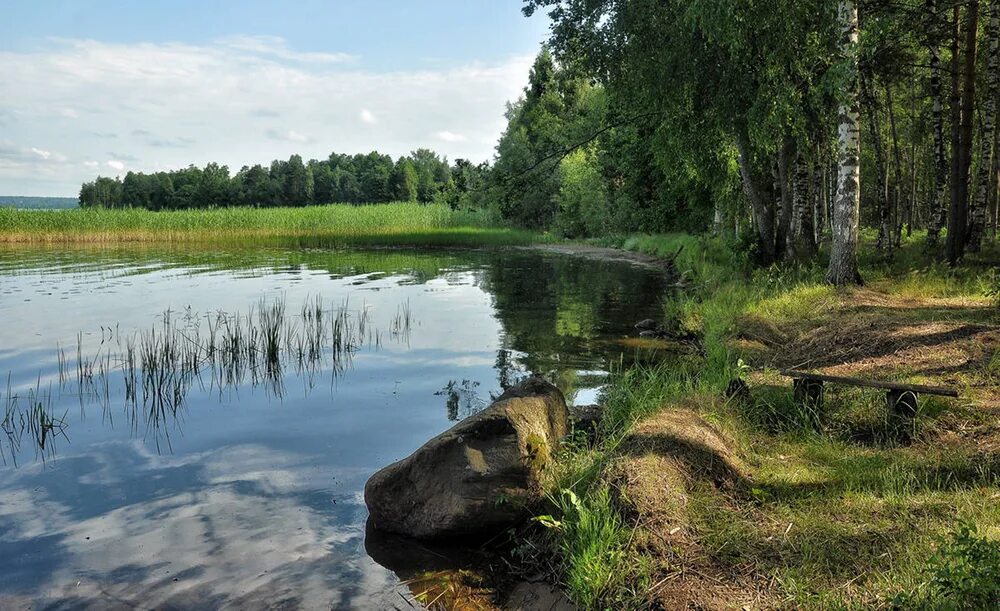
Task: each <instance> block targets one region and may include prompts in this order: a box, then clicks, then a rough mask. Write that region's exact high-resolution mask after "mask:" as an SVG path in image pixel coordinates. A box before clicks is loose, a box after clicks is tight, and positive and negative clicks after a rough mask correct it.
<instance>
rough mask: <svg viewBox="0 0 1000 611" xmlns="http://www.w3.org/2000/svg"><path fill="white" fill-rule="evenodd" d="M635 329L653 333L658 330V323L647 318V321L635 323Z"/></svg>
mask: <svg viewBox="0 0 1000 611" xmlns="http://www.w3.org/2000/svg"><path fill="white" fill-rule="evenodd" d="M635 328H636V329H638V330H639V331H652V330H654V329H656V321H655V320H653V319H652V318H647V319H646V320H640V321H639V322H637V323H635Z"/></svg>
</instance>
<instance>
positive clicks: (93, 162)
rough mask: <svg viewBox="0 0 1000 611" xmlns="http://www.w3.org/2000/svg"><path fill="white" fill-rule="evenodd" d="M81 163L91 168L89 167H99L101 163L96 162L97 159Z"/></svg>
mask: <svg viewBox="0 0 1000 611" xmlns="http://www.w3.org/2000/svg"><path fill="white" fill-rule="evenodd" d="M83 165H85V166H87V167H88V168H91V169H96V168H99V167H100V166H101V164H100V163H98V162H97V161H84V162H83Z"/></svg>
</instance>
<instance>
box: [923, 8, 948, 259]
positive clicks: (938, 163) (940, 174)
mask: <svg viewBox="0 0 1000 611" xmlns="http://www.w3.org/2000/svg"><path fill="white" fill-rule="evenodd" d="M927 5H928V8H929V9H930V12H931V18H932V20H933V23H934V24H935V25H936V24H937V21H938V9H937V0H927ZM931 37H932V40H931V44H930V55H931V98H932V99H933V107H932V111H931V122H932V124H933V128H934V193H933V197H932V198H931V207H930V222H929V224H928V226H927V246H928V247H929V248H937V244H938V240H939V239H940V237H941V230H942V229H944V225H945V223H946V222H947V220H948V209H947V208H946V207H945V203H944V202H945V196H946V195H947V193H948V157H947V155H946V154H945V150H944V149H945V147H944V93H943V89H944V88H943V86H942V83H941V52H940V47H939V46H938V41H937V40H936V39H934V35H933V34H932V35H931Z"/></svg>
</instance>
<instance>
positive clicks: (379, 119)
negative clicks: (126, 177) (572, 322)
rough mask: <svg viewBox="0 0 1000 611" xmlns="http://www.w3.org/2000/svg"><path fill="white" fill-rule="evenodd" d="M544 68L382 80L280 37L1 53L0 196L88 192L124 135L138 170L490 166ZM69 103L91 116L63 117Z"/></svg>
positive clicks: (436, 72) (522, 62) (51, 45)
mask: <svg viewBox="0 0 1000 611" xmlns="http://www.w3.org/2000/svg"><path fill="white" fill-rule="evenodd" d="M530 63H531V58H530V57H514V58H511V59H509V60H507V61H505V62H502V63H498V64H493V65H486V64H478V63H470V64H467V65H464V66H457V67H450V68H439V69H433V70H413V71H402V72H376V71H371V70H364V69H361V68H359V66H358V63H357V62H352V61H351V58H349V57H346V56H342V54H336V53H312V52H299V51H296V50H292V49H290V48H289V47H288V45H287V44H286V43H285V42H284V41H283V40H281V39H277V38H272V37H240V38H230V39H225V40H222V41H217V42H215V43H209V44H204V45H191V44H182V43H164V44H152V43H137V44H115V43H105V42H99V41H94V40H50V41H48V46H47V48H46V49H45V50H44V51H35V52H13V51H0V117H3V118H4V121H5V122H7V123H8V125H6V126H5V127H4V135H3V137H4V138H5V139H6V140H5V141H4V144H5V147H0V148H3V149H4V150H0V193H2V194H37V195H59V194H73V193H76V192H77V190H78V189H79V184H80V183H81V182H83V181H84V180H92V179H93V174H94V172H93V171H92V169H91V168H90V167H89V166H87V165H85V164H84V162H85V161H87V160H93V159H102V158H103V159H108V157H107V151H108V147H107V141H108V138H111V137H115V138H116V139H115V142H116V144H115V154H116V155H122V156H128V157H129V158H130V159H133V158H134V159H141V160H142V162H141V163H129V167H130V169H135V170H140V171H155V170H158V169H168V168H178V167H184V166H187V165H188V164H191V163H194V164H198V165H204V164H205V163H208V162H210V161H217V162H219V163H223V164H226V165H228V166H230V168H231V169H232V170H233V171H235V170H236V169H238V168H239V167H240V166H242V165H244V164H252V163H267V162H269V161H270V160H272V159H276V158H287V157H288V156H289V155H290V154H292V153H299V154H301V155H302V156H303V157H306V158H325V157H326V156H327V155H329V153H330V152H331V151H337V152H343V153H358V152H367V151H371V150H373V149H374V150H379V151H382V152H384V153H386V154H389V155H392V156H393V157H396V156H399V155H403V154H406V153H408V152H409V151H411V150H413V149H415V148H418V147H421V146H426V147H430V148H434V149H436V150H437V151H438V152H440V153H441V154H443V155H447V156H448V157H449V158H450V159H454V158H456V157H465V158H468V159H472V160H476V161H480V160H484V159H487V158H489V157H490V156H491V155H492V153H493V145H494V143H495V142H496V139H497V137H498V136H499V134H500V133H501V131H502V130H503V127H504V125H505V120H504V117H503V113H504V103H505V102H506V101H507V100H511V99H514V98H516V97H517V96H518V95H519V94H520V92H521V89H522V87H523V85H524V84H525V82H526V81H527V75H528V69H529V67H530ZM80 100H86V108H83V107H81V106H80ZM373 100H377V101H378V107H377V108H375V109H373V108H372V107H371V106H370V105H371V104H372V101H373ZM62 109H73V110H74V112H78V113H79V118H78V119H77V120H75V121H72V122H66V121H52V120H51V118H52V116H53V115H58V114H59V112H60V110H62ZM11 117H16V118H17V120H16V121H12V120H9V119H10V118H11ZM374 124H377V125H378V126H379V128H380V129H378V130H373V129H371V125H374ZM293 125H294V126H295V127H294V129H293V128H292V126H293ZM39 142H44V143H46V146H44V147H39V150H47V151H48V150H52V149H57V150H60V151H63V152H64V156H63V157H62V158H61V159H64V160H68V161H69V163H68V164H66V167H58V164H55V163H53V162H54V158H55V153H53V154H52V157H50V158H49V159H44V158H42V157H40V156H39V155H38V154H34V153H31V151H30V149H29V148H28V147H29V146H30V143H39ZM8 148H13V149H15V150H16V151H17V154H16V155H14V154H13V153H9V152H8V151H7V150H6V149H8ZM25 151H27V152H28V153H30V154H29V155H25V154H24V152H25ZM11 155H14V156H15V157H17V160H16V161H14V160H11V159H9V157H10V156H11ZM111 161H115V162H119V163H120V162H121V161H122V158H121V157H115V158H112V159H111ZM105 165H106V167H109V168H114V169H115V170H118V171H121V170H120V169H119V168H118V167H116V166H111V165H109V164H105ZM121 165H122V169H123V168H124V164H121ZM46 166H47V167H46ZM56 170H58V171H56ZM29 192H30V193H29Z"/></svg>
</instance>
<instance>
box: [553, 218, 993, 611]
mask: <svg viewBox="0 0 1000 611" xmlns="http://www.w3.org/2000/svg"><path fill="white" fill-rule="evenodd" d="M922 240H923V236H922V235H915V236H913V238H910V239H907V240H905V241H904V244H903V247H902V249H900V250H899V251H897V253H896V256H895V257H894V259H893V261H891V262H886V261H884V260H883V259H882V257H881V256H878V255H876V254H874V253H872V252H871V250H870V249H869V248H866V249H865V251H864V252H863V253H862V256H861V261H862V265H863V269H862V273H863V275H864V277H865V280H866V283H867V285H868V287H869V288H870V289H871V290H872V291H873V292H875V293H876V294H881V295H887V296H890V297H892V298H893V299H897V300H903V301H907V300H909V301H911V302H919V300H922V299H932V298H933V299H946V300H949V301H948V302H947V303H945V304H943V305H937V306H935V307H928V306H925V305H922V304H920V303H916V304H915V305H913V307H907V308H892V309H888V308H887V309H885V310H886V313H885V314H884V315H885V316H886V317H887V318H888V319H891V320H892V321H893V322H896V323H900V324H910V323H921V322H928V323H934V322H939V321H942V320H944V321H958V322H961V323H965V324H981V323H984V322H989V323H993V324H995V323H996V322H998V321H1000V310H998V309H997V308H996V307H995V305H996V304H995V303H994V304H993V305H994V307H993V308H992V309H991V308H990V304H991V301H990V300H991V299H993V298H994V297H992V296H991V295H992V294H993V293H992V292H993V291H996V290H997V287H998V272H997V271H996V270H997V265H996V262H997V261H998V260H1000V256H998V255H1000V250H998V249H997V246H996V245H995V244H994V245H992V246H991V247H990V248H988V249H987V250H986V252H984V253H982V254H981V255H978V256H976V257H969V259H968V260H967V261H966V263H965V265H963V266H962V267H960V268H958V269H954V270H953V269H949V268H948V267H946V266H945V265H943V264H941V263H940V262H939V261H937V260H936V259H935V258H934V257H932V256H930V255H928V254H927V253H926V252H924V249H923V242H922ZM598 243H600V244H603V245H610V246H618V247H625V248H627V249H631V250H636V251H640V252H644V253H647V254H654V255H661V256H665V255H673V254H674V253H676V252H677V251H678V249H680V247H681V246H683V247H684V248H683V250H682V251H681V255H680V256H679V257H678V266H679V268H680V271H682V272H687V274H688V277H689V278H690V279H691V280H692V281H693V283H694V290H692V291H691V292H689V293H687V294H685V295H681V296H671V297H668V298H666V299H665V301H664V310H663V312H664V313H663V316H664V319H665V320H667V321H668V322H672V325H667V326H674V327H675V328H679V329H681V330H684V331H689V332H694V333H696V334H697V335H698V336H699V337H700V346H698V347H697V349H693V350H691V351H689V352H688V353H685V354H683V355H681V356H679V357H678V359H677V360H676V361H671V362H667V363H664V364H662V365H659V366H654V367H648V366H647V367H644V368H634V369H630V370H626V371H619V372H616V373H615V374H614V375H613V376H612V378H611V380H610V386H609V388H608V390H607V392H606V395H605V397H604V403H605V410H606V411H605V419H604V421H603V422H602V425H601V427H600V429H599V433H598V436H597V440H596V441H595V442H593V443H581V442H579V441H577V442H576V443H573V444H570V445H569V446H568V447H567V448H566V449H565V450H564V452H563V457H562V461H561V463H560V471H559V472H558V473H557V474H556V477H555V478H554V482H553V484H552V489H553V492H552V494H551V496H552V498H553V500H554V503H553V511H554V512H555V513H554V519H556V520H559V522H560V524H561V525H562V528H561V529H558V531H557V532H556V533H555V534H553V533H551V532H550V533H548V534H547V535H546V537H547V542H548V549H549V551H550V553H551V554H552V555H553V556H554V557H555V558H556V559H557V560H558V562H556V566H557V567H558V571H559V575H558V576H557V578H559V579H561V580H562V583H563V585H564V586H565V587H566V590H567V592H568V594H569V595H570V597H571V598H572V599H573V600H574V601H575V602H577V603H579V604H581V605H582V606H583V607H585V608H625V607H642V606H643V605H646V604H649V602H650V601H649V600H648V598H646V591H645V590H644V589H643V588H641V587H636V585H635V584H641V583H648V582H649V580H650V579H651V578H652V579H657V576H656V575H653V576H651V575H650V574H649V568H648V567H649V566H654V565H655V563H656V560H662V559H653V558H647V557H644V556H643V552H642V550H638V549H632V548H629V547H627V546H626V548H625V549H624V550H621V549H620V548H618V547H615V546H611V547H610V548H601V547H600V546H596V545H595V543H594V538H595V536H597V535H595V533H599V536H600V537H602V538H603V539H604V540H606V541H610V542H620V541H622V540H626V541H628V540H631V539H632V532H631V531H632V529H633V528H634V525H633V524H630V523H629V522H628V521H627V519H626V516H627V515H629V514H628V510H627V508H626V507H624V506H621V505H619V504H618V502H617V499H616V497H615V496H614V495H612V496H611V497H610V498H611V503H610V504H606V503H605V502H604V501H605V499H606V498H608V497H607V488H608V481H609V480H608V478H607V468H608V466H609V465H611V464H612V463H613V461H614V459H615V458H616V450H617V448H618V447H619V444H620V442H621V440H622V439H623V437H624V436H625V435H627V433H628V431H629V430H630V429H631V428H632V426H633V425H634V424H635V422H636V421H637V420H639V419H641V418H642V417H644V416H646V415H648V414H651V413H654V412H655V411H657V410H658V409H662V407H663V406H664V405H671V404H684V405H692V404H697V405H701V406H702V412H703V415H704V416H705V417H706V419H707V420H708V421H709V422H712V423H713V424H714V425H716V426H717V427H719V428H720V429H722V430H724V431H725V432H726V433H728V435H729V436H730V437H731V438H733V439H734V440H735V442H736V444H737V446H738V448H739V450H740V453H741V454H742V455H743V456H744V458H745V460H746V462H747V463H748V464H750V465H751V468H752V471H753V474H754V479H753V482H752V490H751V491H750V493H749V497H748V498H739V497H737V498H733V497H730V496H728V495H723V494H720V492H719V491H718V490H716V489H715V488H714V487H712V486H703V485H697V484H695V485H692V486H691V487H690V489H688V490H687V491H686V494H687V498H688V501H689V503H688V507H687V520H688V522H689V525H688V526H689V528H690V529H691V530H692V531H693V532H695V533H697V539H698V544H699V546H700V548H701V549H703V550H704V553H705V554H706V555H707V556H708V558H709V559H710V561H711V562H712V563H713V565H714V566H716V567H719V569H720V570H722V571H725V570H730V571H732V575H734V583H735V581H736V577H735V576H738V575H739V576H742V575H745V574H746V572H747V567H753V572H754V574H755V575H756V577H757V579H758V582H759V583H760V584H762V585H761V586H760V587H761V588H763V589H765V590H766V591H767V594H768V596H769V597H771V598H770V602H769V603H768V604H769V605H772V606H778V607H785V608H814V609H826V608H872V607H875V608H879V607H882V608H889V607H891V605H892V604H894V603H893V601H896V603H898V604H901V605H902V606H903V607H902V608H941V607H942V606H943V607H946V608H974V606H975V602H976V601H977V600H982V599H981V598H980V599H977V598H975V597H976V596H982V595H983V594H982V593H983V592H987V593H992V592H994V590H991V589H990V588H993V587H995V586H996V584H995V583H992V582H989V581H982V580H980V582H975V583H971V582H970V581H969V580H968V579H965V576H968V575H973V576H975V575H977V574H982V571H979V570H978V569H977V568H976V567H975V566H971V567H970V566H969V565H968V563H969V562H970V560H969V559H968V557H970V556H972V557H986V556H988V557H989V558H994V559H995V558H996V557H997V553H996V552H995V548H996V547H997V546H998V545H1000V543H996V542H997V541H998V540H1000V504H998V503H996V502H995V501H994V500H993V499H1000V458H997V457H995V456H994V455H993V454H990V453H986V454H984V453H983V452H982V451H981V450H980V449H978V448H976V446H975V443H972V442H970V443H968V444H965V445H959V446H955V447H951V446H949V447H939V446H938V445H937V444H936V443H935V442H933V441H929V442H927V443H924V442H922V441H921V440H922V439H923V438H924V437H927V438H928V439H934V438H933V437H931V435H932V434H933V433H934V431H935V430H936V429H937V428H939V427H941V426H943V425H942V422H946V421H948V420H949V419H951V420H952V421H956V420H957V421H959V422H963V423H965V425H974V424H975V423H985V422H986V421H987V420H989V418H990V416H989V414H983V413H979V412H977V410H976V409H975V408H973V407H971V406H968V405H963V404H961V403H958V404H956V403H954V402H947V401H937V400H933V399H932V400H928V401H924V408H923V411H922V413H921V414H920V416H919V417H918V418H917V420H916V422H915V424H913V425H912V429H913V430H909V429H908V430H907V431H904V432H903V433H905V435H904V436H903V437H901V431H900V430H899V429H898V428H895V427H898V423H895V422H893V421H891V420H889V419H887V418H886V416H885V408H884V398H883V397H882V395H881V394H879V393H874V392H872V391H866V390H862V389H840V390H837V391H836V392H833V393H830V395H828V397H827V404H826V408H825V410H824V414H822V415H820V414H816V413H812V412H810V411H809V410H805V409H804V408H802V407H800V406H798V405H796V403H795V402H794V401H793V400H792V399H791V392H790V389H789V388H788V383H787V381H786V380H783V379H781V378H780V377H779V376H777V374H776V372H774V371H771V370H768V369H767V367H766V366H762V364H761V363H758V362H756V361H755V360H754V358H755V355H754V353H748V352H746V351H745V350H744V349H742V348H741V347H740V344H739V343H738V342H736V341H734V340H735V339H736V338H737V337H738V336H739V334H740V332H741V330H742V327H743V325H744V324H746V321H765V322H766V323H767V324H769V325H772V326H773V327H774V328H776V329H779V330H782V331H784V332H787V333H788V334H789V336H792V337H794V336H796V334H797V333H799V332H808V331H809V329H812V328H815V327H818V326H822V325H827V324H830V325H834V326H836V325H838V324H843V322H849V321H844V320H843V319H842V318H840V317H842V316H843V313H842V312H841V311H840V299H841V298H843V297H844V296H845V295H847V296H849V295H851V292H850V290H848V291H846V292H842V291H838V290H837V289H834V288H831V287H829V286H827V285H826V284H824V283H823V273H824V271H825V270H824V268H823V265H822V262H820V263H818V264H813V265H805V266H802V265H789V266H774V267H771V268H767V269H758V270H754V271H747V269H746V267H745V266H743V265H742V264H741V262H740V260H739V257H738V256H737V255H734V254H731V251H730V250H729V248H728V245H727V244H725V243H724V242H722V241H721V240H718V239H713V238H696V237H692V236H686V235H667V236H635V237H629V238H616V239H605V240H601V241H599V242H598ZM874 310H875V311H876V312H878V311H879V309H878V308H874ZM998 358H1000V357H998V356H997V354H993V357H992V359H987V362H986V363H985V364H984V366H983V371H982V372H962V373H960V374H958V375H960V376H961V379H963V380H965V379H973V381H974V382H975V383H977V384H982V383H988V381H989V379H995V378H990V376H1000V374H997V373H996V372H997V371H1000V367H998V366H997V365H996V363H998V362H1000V361H998ZM743 362H746V363H748V365H741V363H743ZM994 370H995V371H994ZM886 373H887V374H888V375H890V376H891V377H893V378H895V379H904V380H905V379H908V378H909V377H910V376H912V375H914V373H913V371H911V369H910V368H908V367H906V365H905V363H904V364H902V365H901V366H900V368H899V369H897V370H893V371H889V372H886ZM747 375H751V377H752V378H753V379H752V380H751V387H752V390H753V399H752V400H751V402H750V403H749V404H744V405H740V406H737V405H734V404H732V405H731V404H727V403H726V402H724V401H721V400H720V399H719V397H720V396H721V394H722V391H723V390H724V389H725V388H726V385H727V384H728V382H729V381H730V380H732V379H733V378H736V377H746V376H747ZM914 381H920V380H919V376H918V378H917V379H915V380H914ZM963 383H964V382H961V383H960V385H961V384H963ZM963 390H964V389H963ZM963 426H964V425H963ZM910 436H913V440H912V442H909V441H906V440H907V439H909V438H910ZM901 439H902V441H900V440H901ZM564 490H569V491H572V492H573V493H574V494H575V495H576V497H575V498H577V499H578V503H577V504H578V505H579V506H581V507H584V508H586V512H585V513H586V515H584V513H582V512H580V511H579V510H576V509H574V508H571V507H567V506H566V502H565V499H564V498H563V497H560V494H564V493H563V492H562V491H564ZM669 496H670V495H667V494H665V495H664V497H665V499H666V498H668V497H669ZM985 499H990V500H985ZM665 502H666V501H665ZM595 520H596V521H597V522H601V521H603V523H602V524H598V523H595ZM960 524H969V525H971V526H972V528H975V529H976V535H975V536H976V537H978V538H977V539H975V540H970V539H969V535H968V533H965V535H963V534H962V531H961V529H959V528H958V526H959V525H960ZM956 533H957V534H956ZM963 536H964V537H965V538H964V539H962V538H961V537H963ZM949 541H951V543H948V542H949ZM956 541H958V542H957V543H956ZM946 545H951V546H952V547H956V546H957V547H956V549H958V551H956V552H954V553H953V554H952V555H953V556H954V555H956V554H957V555H959V556H961V557H960V558H959V559H958V560H955V559H953V558H952V559H950V560H949V558H951V557H950V556H949V557H947V558H945V559H941V558H940V556H941V554H940V553H939V550H941V549H942V546H946ZM963 545H964V547H961V546H963ZM968 550H972V551H968ZM984 550H985V551H984ZM962 554H964V555H962ZM977 554H978V556H977ZM990 554H992V555H990ZM936 558H937V559H936ZM935 559H936V560H935ZM948 562H951V563H952V564H955V565H956V566H958V567H959V568H954V567H951V568H947V569H941V568H940V567H941V566H944V565H946V564H947V563H948ZM962 563H965V564H964V565H963V564H962ZM948 566H949V567H950V566H951V565H948ZM987 569H988V570H990V571H993V570H995V567H993V566H990V567H987ZM948 571H950V572H948ZM961 571H965V573H962V572H961ZM581 573H586V574H588V575H590V576H591V577H592V579H590V580H587V579H581V577H580V574H581ZM991 574H992V573H991ZM606 575H619V576H620V577H619V578H618V579H616V580H610V581H609V580H607V579H605V578H604V577H603V576H606ZM956 575H957V576H956ZM963 575H964V576H963ZM949 580H950V581H949ZM963 588H964V589H963ZM966 590H969V591H970V592H972V593H971V594H969V593H968V592H966ZM956 592H957V594H956ZM963 592H965V593H963ZM956 596H966V598H964V599H961V600H960V599H957V598H955V597H956ZM963 601H964V602H963ZM970 601H971V602H970ZM970 605H971V606H970Z"/></svg>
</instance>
